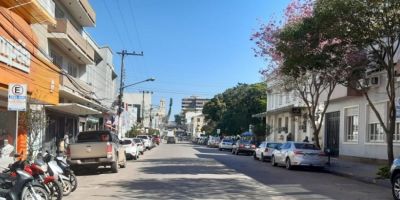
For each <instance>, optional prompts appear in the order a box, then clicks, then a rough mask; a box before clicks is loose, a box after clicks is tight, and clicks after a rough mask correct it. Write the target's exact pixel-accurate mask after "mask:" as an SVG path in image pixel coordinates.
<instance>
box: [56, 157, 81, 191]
mask: <svg viewBox="0 0 400 200" xmlns="http://www.w3.org/2000/svg"><path fill="white" fill-rule="evenodd" d="M54 160H55V161H56V162H57V165H58V166H59V167H60V168H61V169H62V170H63V175H64V176H66V177H68V179H69V182H70V183H71V185H72V190H71V192H73V191H75V190H76V188H77V187H78V179H77V178H76V176H75V174H74V171H72V169H71V167H70V166H69V165H68V164H67V162H66V161H65V160H64V158H63V157H55V158H54Z"/></svg>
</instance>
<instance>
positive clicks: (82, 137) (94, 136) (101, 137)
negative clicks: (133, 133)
mask: <svg viewBox="0 0 400 200" xmlns="http://www.w3.org/2000/svg"><path fill="white" fill-rule="evenodd" d="M111 141H112V139H111V136H110V133H109V132H104V131H93V132H82V133H80V134H79V135H78V141H77V142H78V143H83V142H111Z"/></svg>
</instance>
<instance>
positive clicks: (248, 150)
mask: <svg viewBox="0 0 400 200" xmlns="http://www.w3.org/2000/svg"><path fill="white" fill-rule="evenodd" d="M255 150H256V145H255V144H254V143H253V142H252V141H250V140H238V141H236V143H235V144H234V145H233V147H232V154H236V155H239V153H245V154H247V155H253V154H254V151H255Z"/></svg>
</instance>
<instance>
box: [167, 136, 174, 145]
mask: <svg viewBox="0 0 400 200" xmlns="http://www.w3.org/2000/svg"><path fill="white" fill-rule="evenodd" d="M175 143H176V140H175V137H173V136H169V137H168V138H167V144H175Z"/></svg>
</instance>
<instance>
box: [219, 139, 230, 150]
mask: <svg viewBox="0 0 400 200" xmlns="http://www.w3.org/2000/svg"><path fill="white" fill-rule="evenodd" d="M232 145H233V141H232V140H229V139H223V140H221V142H220V143H219V145H218V149H219V150H220V151H222V150H225V149H227V150H230V151H231V150H232Z"/></svg>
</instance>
